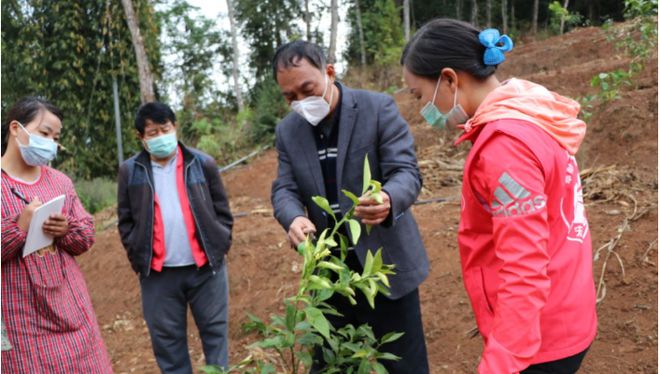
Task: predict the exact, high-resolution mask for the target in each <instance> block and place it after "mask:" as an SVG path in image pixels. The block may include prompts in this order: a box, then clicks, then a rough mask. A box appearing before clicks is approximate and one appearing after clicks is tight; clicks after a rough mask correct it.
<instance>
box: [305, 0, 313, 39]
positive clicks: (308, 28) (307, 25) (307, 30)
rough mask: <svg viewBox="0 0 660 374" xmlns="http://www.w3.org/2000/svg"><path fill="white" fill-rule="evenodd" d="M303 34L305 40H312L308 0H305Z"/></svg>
mask: <svg viewBox="0 0 660 374" xmlns="http://www.w3.org/2000/svg"><path fill="white" fill-rule="evenodd" d="M304 18H305V36H306V38H307V41H309V42H311V41H312V13H311V12H310V11H309V0H305V14H304Z"/></svg>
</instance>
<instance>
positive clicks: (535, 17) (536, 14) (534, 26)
mask: <svg viewBox="0 0 660 374" xmlns="http://www.w3.org/2000/svg"><path fill="white" fill-rule="evenodd" d="M538 23H539V0H534V9H533V10H532V34H534V35H536V33H537V31H538V26H539V25H538Z"/></svg>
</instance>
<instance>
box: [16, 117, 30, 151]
mask: <svg viewBox="0 0 660 374" xmlns="http://www.w3.org/2000/svg"><path fill="white" fill-rule="evenodd" d="M16 123H18V125H19V126H21V129H22V130H23V131H25V133H26V134H28V145H30V135H31V134H30V132H29V131H27V129H26V128H25V126H23V124H22V123H20V122H18V121H16ZM16 142H17V143H18V144H19V145H21V146H23V147H26V146H25V145H23V144H21V141H20V140H18V135H16Z"/></svg>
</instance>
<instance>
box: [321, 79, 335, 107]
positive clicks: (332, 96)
mask: <svg viewBox="0 0 660 374" xmlns="http://www.w3.org/2000/svg"><path fill="white" fill-rule="evenodd" d="M326 77H327V75H326ZM327 87H328V84H326V88H327ZM323 96H325V95H323ZM334 98H335V90H333V89H332V88H330V102H328V105H332V99H334ZM323 100H325V98H324V99H323Z"/></svg>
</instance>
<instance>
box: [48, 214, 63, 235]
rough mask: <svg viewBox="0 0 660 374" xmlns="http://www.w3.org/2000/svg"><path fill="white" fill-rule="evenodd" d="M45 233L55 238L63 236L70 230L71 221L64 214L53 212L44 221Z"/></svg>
mask: <svg viewBox="0 0 660 374" xmlns="http://www.w3.org/2000/svg"><path fill="white" fill-rule="evenodd" d="M43 230H44V233H46V234H48V235H51V236H53V237H55V238H61V237H63V236H64V235H66V233H67V232H69V221H68V220H67V218H66V216H65V215H63V214H51V215H50V217H48V219H47V220H46V222H44V226H43Z"/></svg>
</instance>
